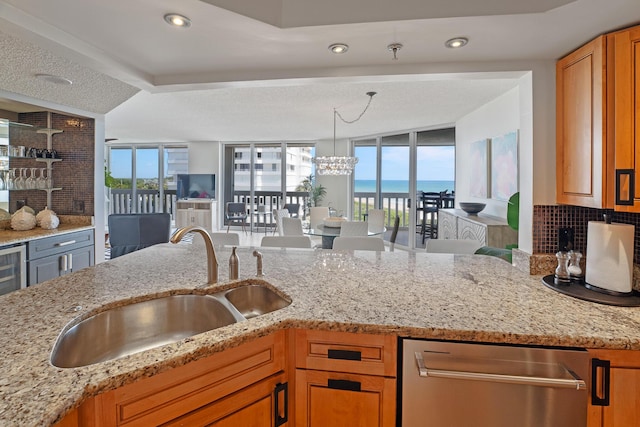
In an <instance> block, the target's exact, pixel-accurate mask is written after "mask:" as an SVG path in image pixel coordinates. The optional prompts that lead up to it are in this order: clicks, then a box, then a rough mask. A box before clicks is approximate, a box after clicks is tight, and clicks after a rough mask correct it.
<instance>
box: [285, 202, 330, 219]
mask: <svg viewBox="0 0 640 427" xmlns="http://www.w3.org/2000/svg"><path fill="white" fill-rule="evenodd" d="M283 208H284V209H286V210H288V211H289V215H290V216H291V218H298V217H299V216H300V203H287V204H286V205H284V206H283ZM327 216H328V215H327Z"/></svg>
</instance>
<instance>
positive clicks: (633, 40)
mask: <svg viewBox="0 0 640 427" xmlns="http://www.w3.org/2000/svg"><path fill="white" fill-rule="evenodd" d="M610 37H611V40H612V50H613V57H614V63H615V71H614V85H615V96H614V99H615V101H614V106H615V121H614V124H615V143H616V147H615V150H616V152H615V168H616V180H617V181H618V182H616V186H617V188H616V192H617V193H619V197H616V199H618V198H620V199H622V200H623V201H625V200H626V204H625V203H624V202H622V203H621V202H620V201H618V200H616V205H615V209H616V210H617V211H623V212H640V158H639V157H638V156H639V155H640V26H638V27H633V28H631V29H628V30H624V31H620V32H617V33H614V34H613V35H611V36H610ZM631 171H633V173H629V172H631ZM621 172H622V173H621ZM619 173H621V174H620V175H619V176H618V174H619Z"/></svg>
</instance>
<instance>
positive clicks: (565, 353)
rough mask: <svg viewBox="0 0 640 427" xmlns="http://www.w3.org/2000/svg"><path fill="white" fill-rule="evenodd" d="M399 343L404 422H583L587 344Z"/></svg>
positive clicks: (547, 425) (500, 426)
mask: <svg viewBox="0 0 640 427" xmlns="http://www.w3.org/2000/svg"><path fill="white" fill-rule="evenodd" d="M401 349H402V377H401V381H402V387H401V391H400V399H401V402H402V403H401V405H402V410H401V414H400V417H401V424H400V425H402V426H403V427H417V426H420V427H424V426H436V427H469V426H474V427H489V426H491V427H513V426H518V427H529V426H530V427H541V426H544V427H555V426H557V427H571V426H582V427H583V426H585V425H586V422H587V400H588V393H587V390H588V389H589V388H588V378H589V356H588V353H587V351H586V350H583V349H557V348H540V347H526V346H509V345H495V344H486V345H485V344H469V343H454V342H440V341H426V340H415V339H403V340H402V346H401Z"/></svg>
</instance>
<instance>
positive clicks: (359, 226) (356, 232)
mask: <svg viewBox="0 0 640 427" xmlns="http://www.w3.org/2000/svg"><path fill="white" fill-rule="evenodd" d="M368 232H369V223H368V222H365V221H345V222H343V223H342V225H341V226H340V236H341V237H344V236H367V235H368V234H369V233H368Z"/></svg>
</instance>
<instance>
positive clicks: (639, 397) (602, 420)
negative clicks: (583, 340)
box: [587, 350, 640, 427]
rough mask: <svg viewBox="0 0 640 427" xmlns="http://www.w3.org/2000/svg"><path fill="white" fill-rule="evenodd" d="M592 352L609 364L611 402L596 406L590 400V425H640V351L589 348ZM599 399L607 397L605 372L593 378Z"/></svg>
mask: <svg viewBox="0 0 640 427" xmlns="http://www.w3.org/2000/svg"><path fill="white" fill-rule="evenodd" d="M589 353H590V354H591V355H592V356H593V357H595V358H597V359H600V360H605V361H608V362H609V363H610V378H609V381H610V384H609V391H608V392H609V394H608V398H609V404H608V405H606V406H597V405H595V404H594V403H593V401H591V400H590V403H589V413H588V417H587V420H588V426H589V427H618V426H621V427H622V426H640V351H624V350H617V351H616V350H590V351H589ZM591 381H592V383H593V384H592V387H595V390H596V391H595V394H596V395H597V396H598V397H599V398H606V397H607V392H606V390H604V387H603V373H602V372H599V373H597V375H595V376H594V378H592V379H591Z"/></svg>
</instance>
